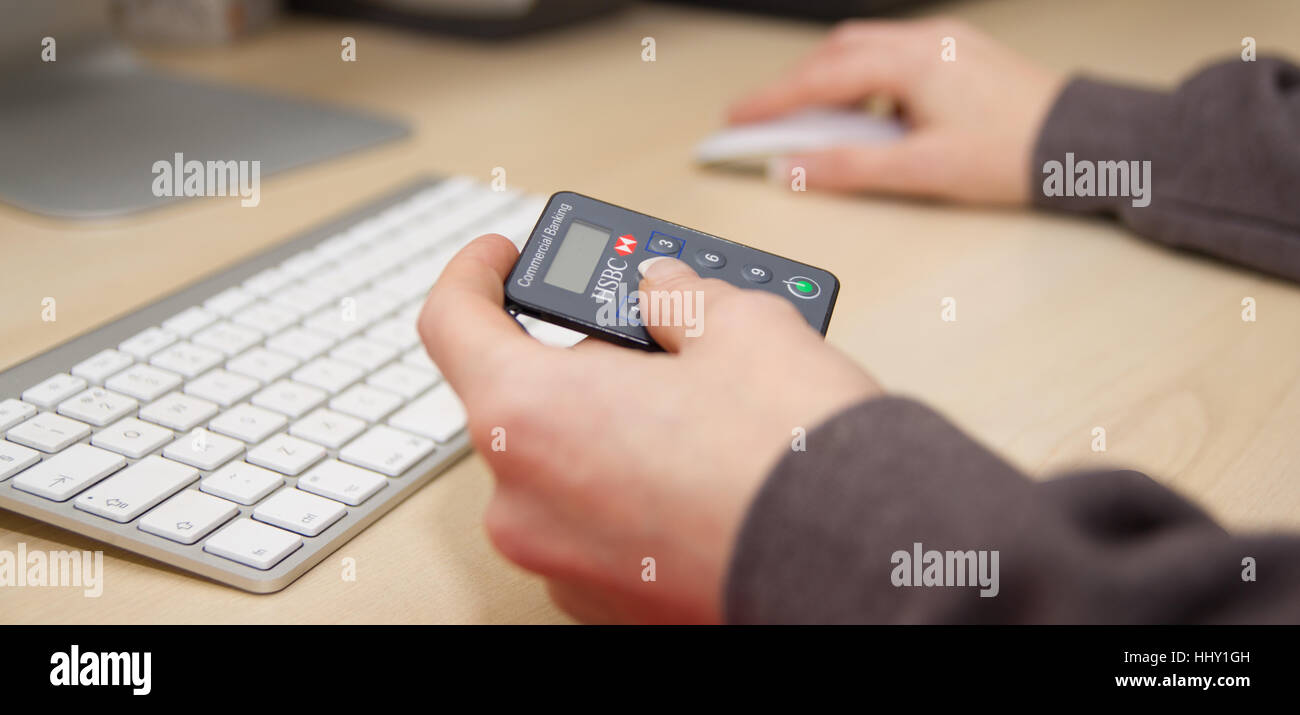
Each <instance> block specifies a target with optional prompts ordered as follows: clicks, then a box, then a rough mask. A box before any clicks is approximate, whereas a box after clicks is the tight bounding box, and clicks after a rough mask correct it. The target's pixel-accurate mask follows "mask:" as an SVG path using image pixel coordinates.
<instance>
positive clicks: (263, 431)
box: [208, 405, 289, 444]
mask: <svg viewBox="0 0 1300 715" xmlns="http://www.w3.org/2000/svg"><path fill="white" fill-rule="evenodd" d="M288 421H289V418H287V417H285V416H284V415H282V414H280V413H278V412H272V411H270V410H264V409H262V408H261V407H254V406H253V405H239V406H237V407H233V408H231V409H229V410H226V411H225V412H222V413H221V414H220V415H218V416H217V418H216V419H214V420H212V422H210V423H209V424H208V427H209V428H210V429H212V430H213V431H215V432H220V433H221V434H224V435H229V436H231V437H234V438H235V439H239V440H243V441H245V442H248V443H250V444H252V443H256V442H261V441H262V440H264V439H266V438H267V437H270V436H271V435H273V434H275V433H276V432H279V431H280V429H281V428H282V427H284V425H285V424H286V423H287V422H288Z"/></svg>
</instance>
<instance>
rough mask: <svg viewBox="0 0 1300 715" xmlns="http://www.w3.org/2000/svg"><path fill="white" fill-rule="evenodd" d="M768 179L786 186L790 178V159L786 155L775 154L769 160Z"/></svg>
mask: <svg viewBox="0 0 1300 715" xmlns="http://www.w3.org/2000/svg"><path fill="white" fill-rule="evenodd" d="M767 180H768V181H769V182H771V183H773V184H776V185H777V186H785V184H786V182H788V181H789V180H790V160H789V159H788V158H787V157H784V156H774V157H772V158H770V159H768V160H767Z"/></svg>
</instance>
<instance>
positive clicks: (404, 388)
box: [366, 363, 438, 400]
mask: <svg viewBox="0 0 1300 715" xmlns="http://www.w3.org/2000/svg"><path fill="white" fill-rule="evenodd" d="M436 382H438V376H437V375H436V374H433V373H430V372H429V371H428V370H421V369H419V368H414V367H411V366H410V365H403V364H401V363H394V364H392V365H389V366H388V367H386V368H384V369H383V370H380V371H379V372H377V373H375V374H373V375H371V376H370V377H368V378H366V384H368V385H372V386H374V387H378V388H380V389H383V390H388V391H389V392H393V393H396V394H398V395H401V396H402V397H404V398H406V399H408V400H409V399H411V398H413V397H416V396H417V395H420V394H422V393H423V392H424V391H425V390H427V389H429V388H430V387H433V385H434V384H435V383H436Z"/></svg>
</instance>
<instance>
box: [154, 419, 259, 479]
mask: <svg viewBox="0 0 1300 715" xmlns="http://www.w3.org/2000/svg"><path fill="white" fill-rule="evenodd" d="M243 451H244V443H243V442H240V441H239V440H235V439H231V438H229V437H223V436H221V435H219V434H217V433H216V432H209V431H208V430H205V429H203V428H199V429H196V430H191V431H190V432H189V433H187V434H184V435H182V436H180V437H178V438H176V441H174V442H172V443H171V444H169V445H167V448H166V449H164V450H163V456H164V457H166V458H168V459H174V460H176V461H178V462H184V463H186V464H188V465H190V466H191V467H197V468H199V469H202V470H204V471H207V470H209V469H216V468H217V467H220V466H221V465H223V464H225V463H226V462H229V461H230V460H232V459H234V458H235V457H237V456H239V455H240V454H241V453H243Z"/></svg>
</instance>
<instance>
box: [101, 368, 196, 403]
mask: <svg viewBox="0 0 1300 715" xmlns="http://www.w3.org/2000/svg"><path fill="white" fill-rule="evenodd" d="M180 385H181V376H180V375H177V374H176V373H174V372H168V371H167V370H163V369H161V368H156V367H154V366H152V365H132V366H131V367H129V368H127V369H125V370H123V371H122V372H119V373H117V374H116V375H114V376H112V377H110V378H108V381H107V382H105V383H104V387H107V388H108V389H110V390H113V391H115V392H120V393H122V394H123V395H130V396H131V397H134V398H135V399H137V400H144V401H146V402H148V401H152V400H156V399H158V398H159V397H162V396H163V395H165V394H167V393H168V392H169V391H171V390H174V389H176V388H178V387H180Z"/></svg>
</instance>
